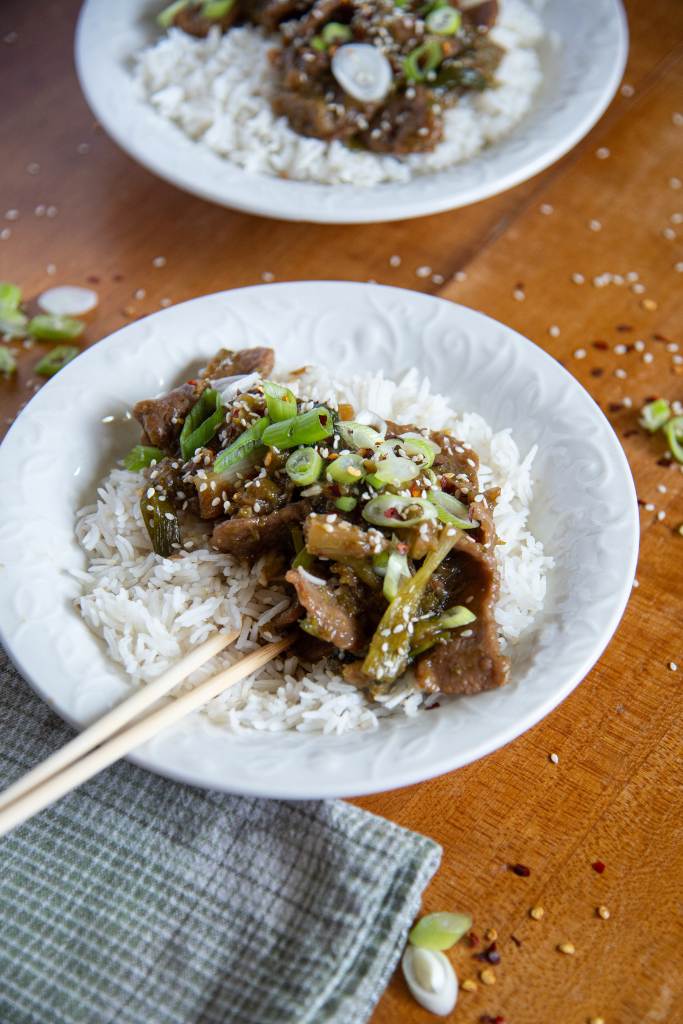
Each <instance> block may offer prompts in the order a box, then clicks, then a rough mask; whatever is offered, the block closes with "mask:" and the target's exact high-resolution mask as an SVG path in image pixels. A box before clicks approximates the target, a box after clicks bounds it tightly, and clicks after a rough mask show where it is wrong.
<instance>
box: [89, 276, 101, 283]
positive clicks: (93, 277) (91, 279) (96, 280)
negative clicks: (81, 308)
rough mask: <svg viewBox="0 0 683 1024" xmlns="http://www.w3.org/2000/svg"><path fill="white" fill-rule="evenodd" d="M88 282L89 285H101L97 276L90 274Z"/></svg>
mask: <svg viewBox="0 0 683 1024" xmlns="http://www.w3.org/2000/svg"><path fill="white" fill-rule="evenodd" d="M86 281H87V282H88V284H99V283H100V279H99V277H98V276H97V274H88V276H87V277H86Z"/></svg>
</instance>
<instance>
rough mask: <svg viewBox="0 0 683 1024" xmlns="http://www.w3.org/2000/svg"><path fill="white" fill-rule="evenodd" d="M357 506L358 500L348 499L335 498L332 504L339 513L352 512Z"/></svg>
mask: <svg viewBox="0 0 683 1024" xmlns="http://www.w3.org/2000/svg"><path fill="white" fill-rule="evenodd" d="M357 504H358V498H352V497H351V496H350V495H349V496H348V497H343V498H337V500H336V501H335V503H334V507H335V508H338V509H339V511H340V512H353V510H354V508H355V507H356V505H357Z"/></svg>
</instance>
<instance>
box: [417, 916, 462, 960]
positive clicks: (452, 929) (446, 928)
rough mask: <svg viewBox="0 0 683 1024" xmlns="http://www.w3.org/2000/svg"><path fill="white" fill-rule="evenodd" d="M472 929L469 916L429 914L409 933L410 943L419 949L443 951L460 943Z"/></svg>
mask: <svg viewBox="0 0 683 1024" xmlns="http://www.w3.org/2000/svg"><path fill="white" fill-rule="evenodd" d="M471 927H472V918H471V917H470V915H469V914H449V913H447V912H446V911H440V912H439V913H436V914H427V916H426V917H423V918H421V919H420V920H419V921H418V922H417V924H416V925H414V926H413V928H411V930H410V931H409V932H408V942H409V943H410V944H411V945H412V946H417V948H418V949H432V950H436V951H443V950H444V949H450V948H451V946H454V945H455V944H456V942H459V941H460V939H461V938H462V937H463V935H466V934H467V932H468V931H469V930H470V928H471Z"/></svg>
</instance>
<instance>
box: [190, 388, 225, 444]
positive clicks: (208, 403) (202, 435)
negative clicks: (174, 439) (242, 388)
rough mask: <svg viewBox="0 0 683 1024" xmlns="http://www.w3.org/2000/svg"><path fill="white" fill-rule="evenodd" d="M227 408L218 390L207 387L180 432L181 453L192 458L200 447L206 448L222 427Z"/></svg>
mask: <svg viewBox="0 0 683 1024" xmlns="http://www.w3.org/2000/svg"><path fill="white" fill-rule="evenodd" d="M224 419H225V410H224V409H223V403H222V400H221V396H220V394H219V392H218V391H215V390H214V389H213V388H207V389H206V391H204V392H203V393H202V394H201V396H200V398H199V400H198V401H197V402H195V404H194V405H193V406H192V408H191V409H190V411H189V413H188V414H187V417H186V418H185V422H184V423H183V429H182V430H181V432H180V453H181V455H182V457H183V458H184V459H185V460H187V459H191V458H192V456H193V455H194V453H195V452H196V451H197V449H198V448H204V447H206V445H207V444H208V443H209V441H210V440H211V438H212V437H213V436H214V434H215V433H216V431H218V430H219V429H220V427H221V424H222V423H223V421H224Z"/></svg>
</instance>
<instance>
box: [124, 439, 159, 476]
mask: <svg viewBox="0 0 683 1024" xmlns="http://www.w3.org/2000/svg"><path fill="white" fill-rule="evenodd" d="M163 458H164V452H162V450H161V448H151V447H150V446H149V445H145V444H136V445H135V448H131V450H130V451H129V452H128V454H127V455H126V457H125V459H124V460H123V465H124V466H125V468H126V469H131V470H133V471H134V472H137V471H138V470H139V469H145V468H146V467H147V466H151V465H152V463H153V462H161V460H162V459H163Z"/></svg>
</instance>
